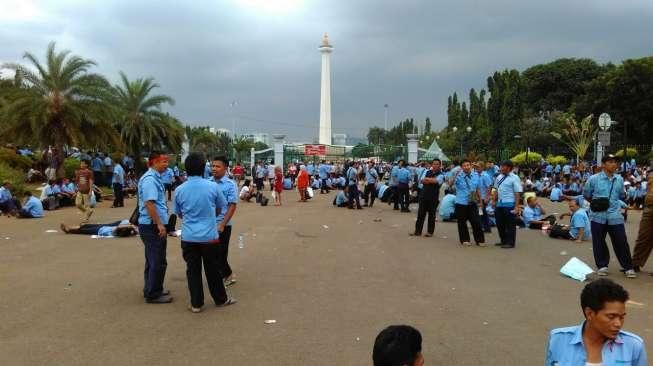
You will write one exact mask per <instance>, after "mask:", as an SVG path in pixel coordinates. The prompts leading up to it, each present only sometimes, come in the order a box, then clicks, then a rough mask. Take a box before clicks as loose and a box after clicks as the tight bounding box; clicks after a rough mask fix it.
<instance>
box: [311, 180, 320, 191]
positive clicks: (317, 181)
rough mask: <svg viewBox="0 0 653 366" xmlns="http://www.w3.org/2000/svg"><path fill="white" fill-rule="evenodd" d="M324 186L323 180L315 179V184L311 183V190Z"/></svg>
mask: <svg viewBox="0 0 653 366" xmlns="http://www.w3.org/2000/svg"><path fill="white" fill-rule="evenodd" d="M321 186H322V180H320V179H313V183H311V188H313V189H320V187H321Z"/></svg>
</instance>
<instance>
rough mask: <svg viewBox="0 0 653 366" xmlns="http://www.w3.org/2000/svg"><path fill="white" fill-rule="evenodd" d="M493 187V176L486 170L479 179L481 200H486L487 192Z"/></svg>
mask: <svg viewBox="0 0 653 366" xmlns="http://www.w3.org/2000/svg"><path fill="white" fill-rule="evenodd" d="M491 186H492V176H490V173H488V172H487V171H486V170H484V171H483V172H482V173H481V174H480V175H479V177H478V188H479V189H480V190H481V198H482V199H485V196H487V191H488V189H490V187H491Z"/></svg>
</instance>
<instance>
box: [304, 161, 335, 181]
mask: <svg viewBox="0 0 653 366" xmlns="http://www.w3.org/2000/svg"><path fill="white" fill-rule="evenodd" d="M317 170H318V174H319V175H320V179H326V178H327V177H328V176H329V172H330V171H331V168H329V166H328V165H326V164H320V165H319V166H318V167H317ZM309 175H312V174H311V173H309Z"/></svg>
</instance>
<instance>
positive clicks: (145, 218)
mask: <svg viewBox="0 0 653 366" xmlns="http://www.w3.org/2000/svg"><path fill="white" fill-rule="evenodd" d="M148 166H149V167H150V168H149V169H148V171H147V172H146V173H145V174H143V176H142V177H141V179H140V180H139V181H138V211H139V217H138V232H139V234H140V236H141V240H142V241H143V244H144V246H145V278H144V280H145V285H144V287H143V296H144V297H145V301H146V302H147V303H149V304H165V303H169V302H172V297H171V296H170V292H169V291H167V290H164V289H163V280H164V278H165V275H166V267H167V266H168V262H167V261H166V247H167V241H166V237H167V234H168V233H167V230H166V224H167V223H168V206H166V197H165V189H164V187H163V183H162V182H161V173H163V172H165V170H166V169H167V168H168V156H166V155H164V154H162V153H160V152H158V151H152V152H151V153H150V157H149V160H148Z"/></svg>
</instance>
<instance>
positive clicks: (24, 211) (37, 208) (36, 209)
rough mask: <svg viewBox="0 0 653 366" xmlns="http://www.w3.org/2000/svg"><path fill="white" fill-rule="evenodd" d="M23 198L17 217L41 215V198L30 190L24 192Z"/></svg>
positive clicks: (30, 217) (36, 216)
mask: <svg viewBox="0 0 653 366" xmlns="http://www.w3.org/2000/svg"><path fill="white" fill-rule="evenodd" d="M25 198H26V199H25V203H24V204H23V208H21V209H20V210H19V211H18V218H21V219H34V218H39V217H43V216H44V215H43V204H42V203H41V200H39V199H38V198H36V197H34V196H33V195H32V192H25Z"/></svg>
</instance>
